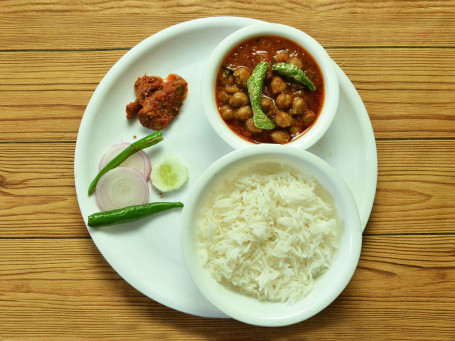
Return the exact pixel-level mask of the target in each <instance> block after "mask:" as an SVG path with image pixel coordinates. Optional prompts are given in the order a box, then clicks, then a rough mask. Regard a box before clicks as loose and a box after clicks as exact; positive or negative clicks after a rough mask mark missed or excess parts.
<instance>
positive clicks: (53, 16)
mask: <svg viewBox="0 0 455 341" xmlns="http://www.w3.org/2000/svg"><path fill="white" fill-rule="evenodd" d="M258 6H260V8H261V10H260V11H258V10H257V8H258ZM0 13H1V14H2V16H0V32H2V39H0V49H8V50H9V49H75V48H77V49H80V48H89V49H98V48H119V47H120V48H125V47H132V46H134V45H135V44H137V43H138V42H140V41H141V40H143V39H145V38H146V37H148V36H150V35H151V34H153V33H156V32H158V31H159V30H162V29H164V28H166V27H168V26H171V25H174V24H177V23H179V22H183V21H188V20H192V19H197V18H202V17H208V16H241V17H251V18H255V19H261V20H267V21H273V22H278V23H283V24H288V25H291V26H294V27H297V28H298V29H301V30H303V31H305V32H307V33H309V34H310V35H312V36H314V37H315V38H316V39H317V40H319V41H320V42H321V43H322V44H323V45H324V46H371V45H376V46H410V45H413V46H453V42H454V37H455V27H454V26H453V25H452V23H453V19H454V16H455V4H454V2H453V1H411V2H409V1H405V0H399V1H386V0H382V1H363V2H358V1H354V0H350V1H347V0H345V1H343V2H339V1H335V0H325V1H318V2H311V1H305V2H298V1H289V2H276V1H271V0H266V1H263V0H261V1H252V2H249V3H245V2H243V1H241V0H227V1H223V3H222V6H220V5H219V3H218V2H209V1H205V2H201V1H197V0H185V1H177V0H171V1H166V2H147V3H146V5H144V2H142V1H133V0H131V1H127V2H125V1H114V0H111V1H106V0H96V1H90V2H87V1H61V2H55V1H54V2H52V1H44V0H33V1H28V0H22V1H13V0H7V1H3V2H2V7H1V8H0ZM302 18H305V19H304V20H302ZM18 21H20V22H21V25H20V29H18V28H17V22H18ZM321 23H322V24H321ZM138 27H140V29H138ZM441 27H444V29H443V30H441V29H440V28H441Z"/></svg>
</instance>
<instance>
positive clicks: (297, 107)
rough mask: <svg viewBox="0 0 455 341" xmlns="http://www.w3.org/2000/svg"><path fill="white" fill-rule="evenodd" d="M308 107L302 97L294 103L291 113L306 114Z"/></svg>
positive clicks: (295, 99)
mask: <svg viewBox="0 0 455 341" xmlns="http://www.w3.org/2000/svg"><path fill="white" fill-rule="evenodd" d="M307 107H308V106H307V104H306V102H305V100H304V99H303V98H302V97H297V98H294V100H293V101H292V109H291V112H292V114H293V115H301V114H303V113H304V112H305V110H306V109H307Z"/></svg>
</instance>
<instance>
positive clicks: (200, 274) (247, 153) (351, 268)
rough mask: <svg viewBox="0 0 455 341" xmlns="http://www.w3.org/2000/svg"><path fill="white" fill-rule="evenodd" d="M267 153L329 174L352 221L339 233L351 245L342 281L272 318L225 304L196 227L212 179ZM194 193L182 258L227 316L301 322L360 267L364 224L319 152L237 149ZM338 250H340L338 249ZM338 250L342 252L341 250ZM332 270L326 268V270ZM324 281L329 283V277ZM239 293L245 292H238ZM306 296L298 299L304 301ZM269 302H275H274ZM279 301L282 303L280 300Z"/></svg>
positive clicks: (275, 147)
mask: <svg viewBox="0 0 455 341" xmlns="http://www.w3.org/2000/svg"><path fill="white" fill-rule="evenodd" d="M267 155H268V156H274V157H276V158H277V162H278V160H279V159H280V158H281V157H283V156H287V157H288V158H291V159H295V160H298V161H299V162H300V163H305V164H308V165H309V166H311V167H314V168H315V169H317V170H318V171H319V172H320V173H321V174H322V177H326V178H327V179H328V181H329V182H331V184H332V185H333V186H334V187H336V192H338V193H340V195H341V198H342V200H343V201H344V202H345V203H344V204H343V207H344V208H347V212H344V213H343V217H345V218H346V219H347V223H346V224H349V226H345V227H344V230H343V233H342V235H341V236H340V238H347V240H346V241H345V242H344V244H346V245H347V248H348V250H343V251H342V252H343V256H347V257H346V259H344V258H343V259H344V260H343V262H342V265H343V266H342V269H343V271H344V272H343V273H342V276H341V278H339V280H338V281H336V283H335V284H333V285H332V287H331V288H330V290H328V291H327V293H326V295H325V296H324V297H323V298H322V299H321V300H320V301H319V300H318V304H313V305H311V306H310V307H309V308H305V309H304V310H302V311H298V312H293V313H292V314H287V315H284V316H280V317H272V318H271V317H270V316H268V317H267V316H265V315H264V316H261V315H260V314H257V312H256V311H255V312H253V313H251V312H248V311H247V310H246V308H245V307H243V309H239V308H233V307H232V306H230V305H229V303H228V304H226V301H225V300H224V299H223V295H220V290H219V288H220V287H222V285H220V284H219V283H217V282H216V281H215V280H214V279H213V278H211V276H210V274H208V272H207V270H205V269H204V268H203V266H202V264H201V263H200V258H199V255H198V253H197V245H196V243H197V236H196V227H195V224H193V222H194V221H195V219H196V217H197V212H196V211H195V210H196V209H197V208H198V205H199V203H200V199H201V197H203V195H204V192H205V190H206V188H207V187H208V186H210V184H212V182H213V181H215V180H214V178H216V176H217V175H218V174H219V173H220V172H222V171H223V170H224V169H226V167H230V166H232V165H233V164H235V163H240V162H242V161H243V162H245V160H246V159H248V158H250V157H251V156H267ZM313 175H314V174H313ZM314 176H315V177H316V178H317V179H318V180H319V181H320V179H321V177H319V176H317V175H314ZM326 189H327V188H326ZM327 190H328V189H327ZM192 192H193V194H192V196H191V197H190V198H189V199H188V201H187V202H186V203H185V206H184V208H183V213H182V230H181V236H180V238H181V249H182V255H183V259H184V262H185V265H186V267H187V269H188V271H189V273H190V275H191V278H192V279H193V281H194V283H195V284H196V286H197V287H198V289H199V290H200V292H201V293H202V295H203V296H204V297H205V298H206V299H207V300H208V301H209V302H210V303H212V304H213V305H214V306H215V307H216V308H218V309H219V310H220V311H222V312H223V313H225V314H226V315H228V316H230V317H232V318H234V319H236V320H239V321H242V322H245V323H248V324H252V325H258V326H286V325H290V324H294V323H298V322H301V321H303V320H306V319H308V318H310V317H312V316H314V315H316V314H317V313H319V312H320V311H321V310H323V309H325V308H326V307H327V306H328V305H330V304H331V303H332V302H333V301H334V300H335V299H336V298H337V297H338V296H339V295H340V293H341V292H342V291H343V290H344V288H345V287H346V286H347V285H348V283H349V281H350V280H351V278H352V276H353V274H354V272H355V270H356V268H357V264H358V261H359V258H360V251H361V246H362V227H361V222H360V216H359V212H358V209H357V205H356V203H355V200H354V197H353V195H352V193H351V191H350V190H349V188H348V186H347V184H346V183H345V181H344V180H343V179H342V177H341V176H340V175H339V174H338V173H337V172H336V171H335V169H333V168H332V167H331V166H330V165H329V164H327V163H326V162H325V161H323V160H322V159H320V158H319V157H317V156H316V155H314V154H311V153H309V152H307V151H299V150H298V149H296V148H292V147H288V146H281V145H267V144H264V145H260V146H256V147H250V148H242V149H239V150H234V151H232V152H230V153H228V154H226V155H224V156H223V157H221V158H220V159H218V160H217V161H216V162H215V163H213V164H212V165H211V166H210V167H209V168H208V169H207V170H206V171H205V172H204V174H203V175H202V176H201V178H200V179H199V181H198V182H197V184H196V185H195V186H194V187H193V191H192ZM329 192H330V190H329ZM340 200H341V199H340ZM334 201H335V199H334ZM335 203H336V201H335ZM340 240H341V239H340ZM340 243H341V242H340ZM344 244H343V245H344ZM340 246H341V245H340ZM339 249H340V248H339ZM336 252H337V253H338V250H337V251H336ZM339 252H341V250H340V251H339ZM336 259H339V256H335V258H334V259H333V260H332V264H333V263H334V262H335V261H336ZM329 270H330V267H329ZM329 270H327V272H328V271H329ZM321 283H327V280H326V281H325V282H321ZM310 294H311V292H310ZM310 294H309V295H310ZM239 296H242V295H240V294H239ZM242 297H243V298H244V299H245V300H248V299H249V298H247V297H246V296H242ZM306 297H308V296H306ZM306 297H305V298H306ZM305 298H303V299H302V300H301V301H299V302H302V301H304V300H305ZM241 299H242V298H241ZM297 303H298V302H297ZM267 304H272V305H273V304H275V303H267ZM276 304H278V305H282V304H281V303H276Z"/></svg>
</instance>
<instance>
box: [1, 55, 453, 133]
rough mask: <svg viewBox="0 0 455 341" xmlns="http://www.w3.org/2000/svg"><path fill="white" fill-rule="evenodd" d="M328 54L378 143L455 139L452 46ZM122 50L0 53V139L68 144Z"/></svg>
mask: <svg viewBox="0 0 455 341" xmlns="http://www.w3.org/2000/svg"><path fill="white" fill-rule="evenodd" d="M441 51H444V53H443V54H441V53H440V52H441ZM328 52H329V54H330V55H331V56H332V58H333V59H334V60H335V61H336V62H337V63H338V64H339V65H340V66H341V67H342V69H343V70H344V71H345V73H346V74H347V75H348V77H349V78H350V79H351V80H352V82H353V84H354V85H355V86H356V88H357V89H358V92H359V94H360V96H361V97H362V99H363V100H364V103H365V106H366V108H367V110H368V112H369V115H370V118H371V121H372V124H373V129H374V131H375V135H376V137H377V138H403V137H406V138H415V137H422V138H427V137H444V138H445V137H448V138H455V99H454V96H453V93H454V92H455V82H454V79H455V65H454V63H453V60H455V49H443V50H441V49H439V50H438V49H412V48H403V49H390V48H384V49H382V48H381V49H376V48H371V49H330V50H328ZM125 53H126V50H121V51H66V52H13V53H12V52H3V53H0V63H1V64H2V65H4V67H3V68H1V69H0V77H1V78H2V79H3V80H4V82H3V83H2V84H0V94H1V96H0V122H1V124H0V141H19V142H22V141H55V140H66V141H74V140H75V139H76V136H77V131H78V128H79V124H80V120H81V118H82V115H83V113H84V110H85V107H86V105H87V104H88V102H89V100H90V98H91V96H92V94H93V91H94V90H95V88H96V86H97V85H98V83H99V82H100V81H101V79H102V78H103V76H104V75H105V73H106V72H108V71H109V69H110V68H111V67H112V65H114V64H115V62H116V61H117V60H118V59H119V58H121V56H123V55H124V54H125ZM391 65H392V66H393V67H391ZM416 70H417V71H416ZM24 93H26V97H27V105H23V104H22V103H23V102H24V100H23V98H24ZM17 117H21V124H17ZM56 122H64V124H56Z"/></svg>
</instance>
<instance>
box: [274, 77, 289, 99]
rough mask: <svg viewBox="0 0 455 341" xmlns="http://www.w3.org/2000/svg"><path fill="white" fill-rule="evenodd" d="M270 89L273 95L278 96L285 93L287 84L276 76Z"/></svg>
mask: <svg viewBox="0 0 455 341" xmlns="http://www.w3.org/2000/svg"><path fill="white" fill-rule="evenodd" d="M270 87H271V89H272V92H273V94H274V95H276V94H279V93H281V92H283V91H284V90H285V89H286V87H287V84H286V82H285V81H283V80H282V79H281V77H278V76H275V77H273V79H272V82H271V83H270Z"/></svg>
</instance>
